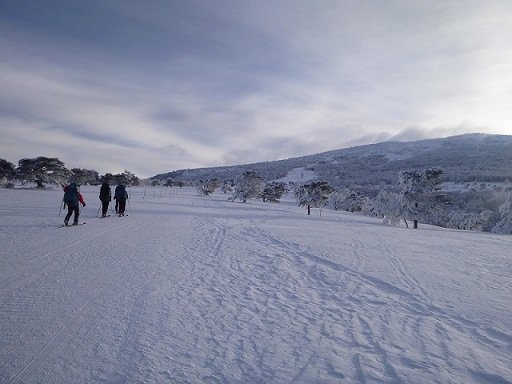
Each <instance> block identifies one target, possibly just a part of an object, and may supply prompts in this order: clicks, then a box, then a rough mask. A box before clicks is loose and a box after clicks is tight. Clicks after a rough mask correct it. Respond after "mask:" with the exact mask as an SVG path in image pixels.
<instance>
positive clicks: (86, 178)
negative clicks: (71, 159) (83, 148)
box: [71, 168, 100, 185]
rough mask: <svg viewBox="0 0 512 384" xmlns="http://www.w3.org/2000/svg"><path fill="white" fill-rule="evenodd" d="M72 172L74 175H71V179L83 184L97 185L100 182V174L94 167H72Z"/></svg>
mask: <svg viewBox="0 0 512 384" xmlns="http://www.w3.org/2000/svg"><path fill="white" fill-rule="evenodd" d="M71 172H73V175H72V176H71V181H74V182H75V183H78V184H82V185H86V184H91V185H97V184H98V183H99V180H100V177H99V174H98V172H96V171H94V170H92V169H84V168H71Z"/></svg>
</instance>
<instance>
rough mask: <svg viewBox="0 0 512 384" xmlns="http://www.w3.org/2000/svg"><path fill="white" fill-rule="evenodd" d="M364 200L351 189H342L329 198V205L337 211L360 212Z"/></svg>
mask: <svg viewBox="0 0 512 384" xmlns="http://www.w3.org/2000/svg"><path fill="white" fill-rule="evenodd" d="M363 201H364V198H363V196H361V195H360V194H359V193H357V192H356V191H354V190H352V189H349V188H340V189H339V190H337V191H336V192H333V193H332V194H331V195H330V196H329V205H330V206H332V207H333V208H334V209H335V210H336V211H347V212H360V211H361V207H362V205H363Z"/></svg>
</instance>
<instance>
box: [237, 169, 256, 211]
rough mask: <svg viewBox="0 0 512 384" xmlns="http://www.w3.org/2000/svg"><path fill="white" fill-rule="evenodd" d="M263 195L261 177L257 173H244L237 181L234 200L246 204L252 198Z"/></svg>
mask: <svg viewBox="0 0 512 384" xmlns="http://www.w3.org/2000/svg"><path fill="white" fill-rule="evenodd" d="M260 195H261V177H260V176H258V174H257V173H256V172H255V171H244V172H242V173H240V174H239V175H238V176H237V178H236V180H235V190H234V192H233V199H239V200H241V201H243V202H244V203H245V202H246V201H247V199H250V198H253V197H254V198H259V197H260Z"/></svg>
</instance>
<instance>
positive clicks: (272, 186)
mask: <svg viewBox="0 0 512 384" xmlns="http://www.w3.org/2000/svg"><path fill="white" fill-rule="evenodd" d="M285 190H286V184H285V183H283V182H278V181H273V182H269V183H267V184H265V188H263V192H262V193H261V198H262V199H263V201H264V202H265V201H270V202H273V203H278V202H279V201H280V200H281V197H282V196H283V193H284V192H285Z"/></svg>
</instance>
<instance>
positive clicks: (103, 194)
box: [100, 182, 112, 218]
mask: <svg viewBox="0 0 512 384" xmlns="http://www.w3.org/2000/svg"><path fill="white" fill-rule="evenodd" d="M100 200H101V217H102V218H103V217H107V211H108V205H109V203H110V202H111V201H112V190H111V189H110V185H108V183H106V182H105V183H103V184H101V187H100Z"/></svg>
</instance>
